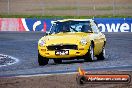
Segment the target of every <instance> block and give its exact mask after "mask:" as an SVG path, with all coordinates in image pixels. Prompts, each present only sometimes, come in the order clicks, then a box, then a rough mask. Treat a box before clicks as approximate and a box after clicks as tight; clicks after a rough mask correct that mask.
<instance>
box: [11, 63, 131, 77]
mask: <svg viewBox="0 0 132 88" xmlns="http://www.w3.org/2000/svg"><path fill="white" fill-rule="evenodd" d="M129 66H130V65H123V66H111V67H108V70H107V71H115V70H109V68H114V69H115V68H118V67H129ZM96 69H102V68H96ZM85 71H86V73H87V70H85ZM89 71H90V70H89ZM91 71H98V70H91ZM100 71H105V70H100ZM116 71H126V72H127V71H132V70H118V69H117V70H116ZM77 73H78V72H65V73H52V74H34V75H19V76H13V77H37V76H53V75H66V74H77Z"/></svg>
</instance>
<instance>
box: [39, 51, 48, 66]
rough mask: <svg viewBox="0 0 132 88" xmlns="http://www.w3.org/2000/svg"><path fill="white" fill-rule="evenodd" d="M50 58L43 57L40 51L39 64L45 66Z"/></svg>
mask: <svg viewBox="0 0 132 88" xmlns="http://www.w3.org/2000/svg"><path fill="white" fill-rule="evenodd" d="M48 61H49V59H47V58H45V57H42V56H41V55H40V54H39V53H38V63H39V66H44V65H47V64H48Z"/></svg>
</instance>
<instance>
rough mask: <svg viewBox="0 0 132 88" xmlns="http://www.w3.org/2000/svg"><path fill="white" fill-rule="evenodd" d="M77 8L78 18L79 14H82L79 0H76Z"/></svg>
mask: <svg viewBox="0 0 132 88" xmlns="http://www.w3.org/2000/svg"><path fill="white" fill-rule="evenodd" d="M76 8H77V16H79V12H80V7H79V0H76Z"/></svg>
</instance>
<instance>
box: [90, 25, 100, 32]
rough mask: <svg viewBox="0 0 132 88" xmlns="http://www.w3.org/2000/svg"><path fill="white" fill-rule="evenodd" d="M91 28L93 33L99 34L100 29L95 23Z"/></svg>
mask: <svg viewBox="0 0 132 88" xmlns="http://www.w3.org/2000/svg"><path fill="white" fill-rule="evenodd" d="M91 28H92V30H93V32H96V33H97V32H99V29H98V27H97V25H96V24H95V23H94V22H91Z"/></svg>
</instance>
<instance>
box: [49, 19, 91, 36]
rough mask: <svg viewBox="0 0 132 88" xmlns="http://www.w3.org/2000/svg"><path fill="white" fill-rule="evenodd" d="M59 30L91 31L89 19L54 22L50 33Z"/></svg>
mask: <svg viewBox="0 0 132 88" xmlns="http://www.w3.org/2000/svg"><path fill="white" fill-rule="evenodd" d="M59 32H92V28H91V26H90V22H89V21H66V22H55V23H54V24H53V25H52V27H51V29H50V33H51V34H52V33H59Z"/></svg>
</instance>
